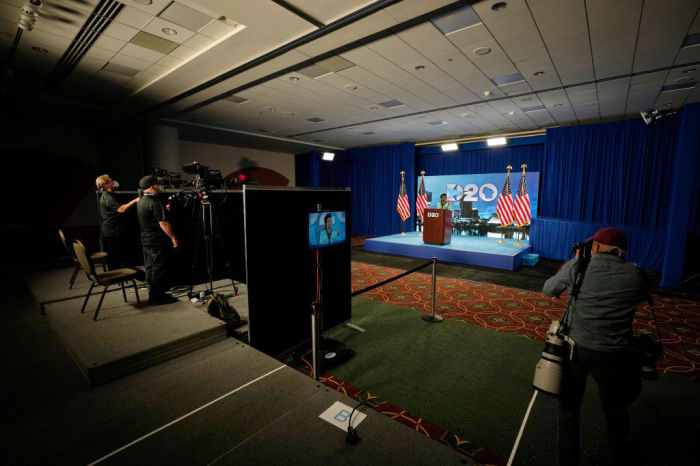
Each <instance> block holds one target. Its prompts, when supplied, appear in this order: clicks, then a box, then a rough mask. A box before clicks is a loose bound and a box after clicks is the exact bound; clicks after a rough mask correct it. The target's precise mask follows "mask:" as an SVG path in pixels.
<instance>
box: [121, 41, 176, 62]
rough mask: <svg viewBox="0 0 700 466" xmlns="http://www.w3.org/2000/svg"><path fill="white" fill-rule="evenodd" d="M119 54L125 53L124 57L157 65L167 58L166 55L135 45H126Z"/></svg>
mask: <svg viewBox="0 0 700 466" xmlns="http://www.w3.org/2000/svg"><path fill="white" fill-rule="evenodd" d="M119 53H123V54H124V55H128V56H130V57H134V58H138V59H140V60H144V61H147V62H150V63H155V62H157V61H158V60H160V59H161V58H163V57H164V56H165V54H164V53H159V52H156V51H154V50H150V49H147V48H144V47H140V46H138V45H134V44H126V45H125V46H124V48H123V49H121V51H120V52H119Z"/></svg>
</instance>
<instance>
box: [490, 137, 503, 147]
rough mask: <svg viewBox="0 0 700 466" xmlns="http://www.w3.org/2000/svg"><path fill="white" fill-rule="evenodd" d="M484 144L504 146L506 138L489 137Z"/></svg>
mask: <svg viewBox="0 0 700 466" xmlns="http://www.w3.org/2000/svg"><path fill="white" fill-rule="evenodd" d="M486 144H488V146H489V147H493V146H505V145H506V138H503V137H501V138H489V139H487V140H486Z"/></svg>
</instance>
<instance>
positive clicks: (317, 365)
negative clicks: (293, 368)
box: [311, 302, 321, 381]
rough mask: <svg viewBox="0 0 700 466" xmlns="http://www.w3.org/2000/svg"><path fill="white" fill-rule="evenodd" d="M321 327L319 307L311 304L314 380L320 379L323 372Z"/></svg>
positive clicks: (312, 368)
mask: <svg viewBox="0 0 700 466" xmlns="http://www.w3.org/2000/svg"><path fill="white" fill-rule="evenodd" d="M320 330H321V329H320V328H319V318H318V308H317V303H316V302H314V303H313V304H311V353H312V362H313V366H312V367H311V370H312V371H313V373H314V380H316V381H318V378H319V373H320V372H321V358H320V354H319V351H320V341H319V338H320V335H321V331H320Z"/></svg>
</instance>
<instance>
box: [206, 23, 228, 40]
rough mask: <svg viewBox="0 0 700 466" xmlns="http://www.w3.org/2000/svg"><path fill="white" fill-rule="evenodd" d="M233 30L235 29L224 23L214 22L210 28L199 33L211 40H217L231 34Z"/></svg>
mask: <svg viewBox="0 0 700 466" xmlns="http://www.w3.org/2000/svg"><path fill="white" fill-rule="evenodd" d="M232 29H233V27H232V26H231V25H229V24H227V23H225V22H224V21H214V22H213V23H211V24H210V25H209V26H207V27H205V28H204V29H202V30H201V31H199V33H200V34H202V35H203V36H206V37H209V38H210V39H214V40H216V39H218V38H219V37H221V36H223V35H225V34H228V33H229V32H231V30H232Z"/></svg>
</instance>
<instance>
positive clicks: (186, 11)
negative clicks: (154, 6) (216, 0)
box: [158, 2, 215, 31]
mask: <svg viewBox="0 0 700 466" xmlns="http://www.w3.org/2000/svg"><path fill="white" fill-rule="evenodd" d="M158 17H159V18H162V19H164V20H166V21H170V22H172V23H175V24H179V25H180V26H183V27H185V28H187V29H189V30H191V31H199V30H200V29H202V28H204V27H205V26H207V25H208V24H209V23H211V22H212V21H214V20H215V18H212V17H211V16H209V15H206V14H204V13H202V12H200V11H197V10H195V9H193V8H190V7H188V6H185V5H183V4H182V3H177V2H173V3H171V4H170V6H168V7H167V8H166V9H165V10H164V11H163V12H162V13H161V14H160V15H158Z"/></svg>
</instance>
